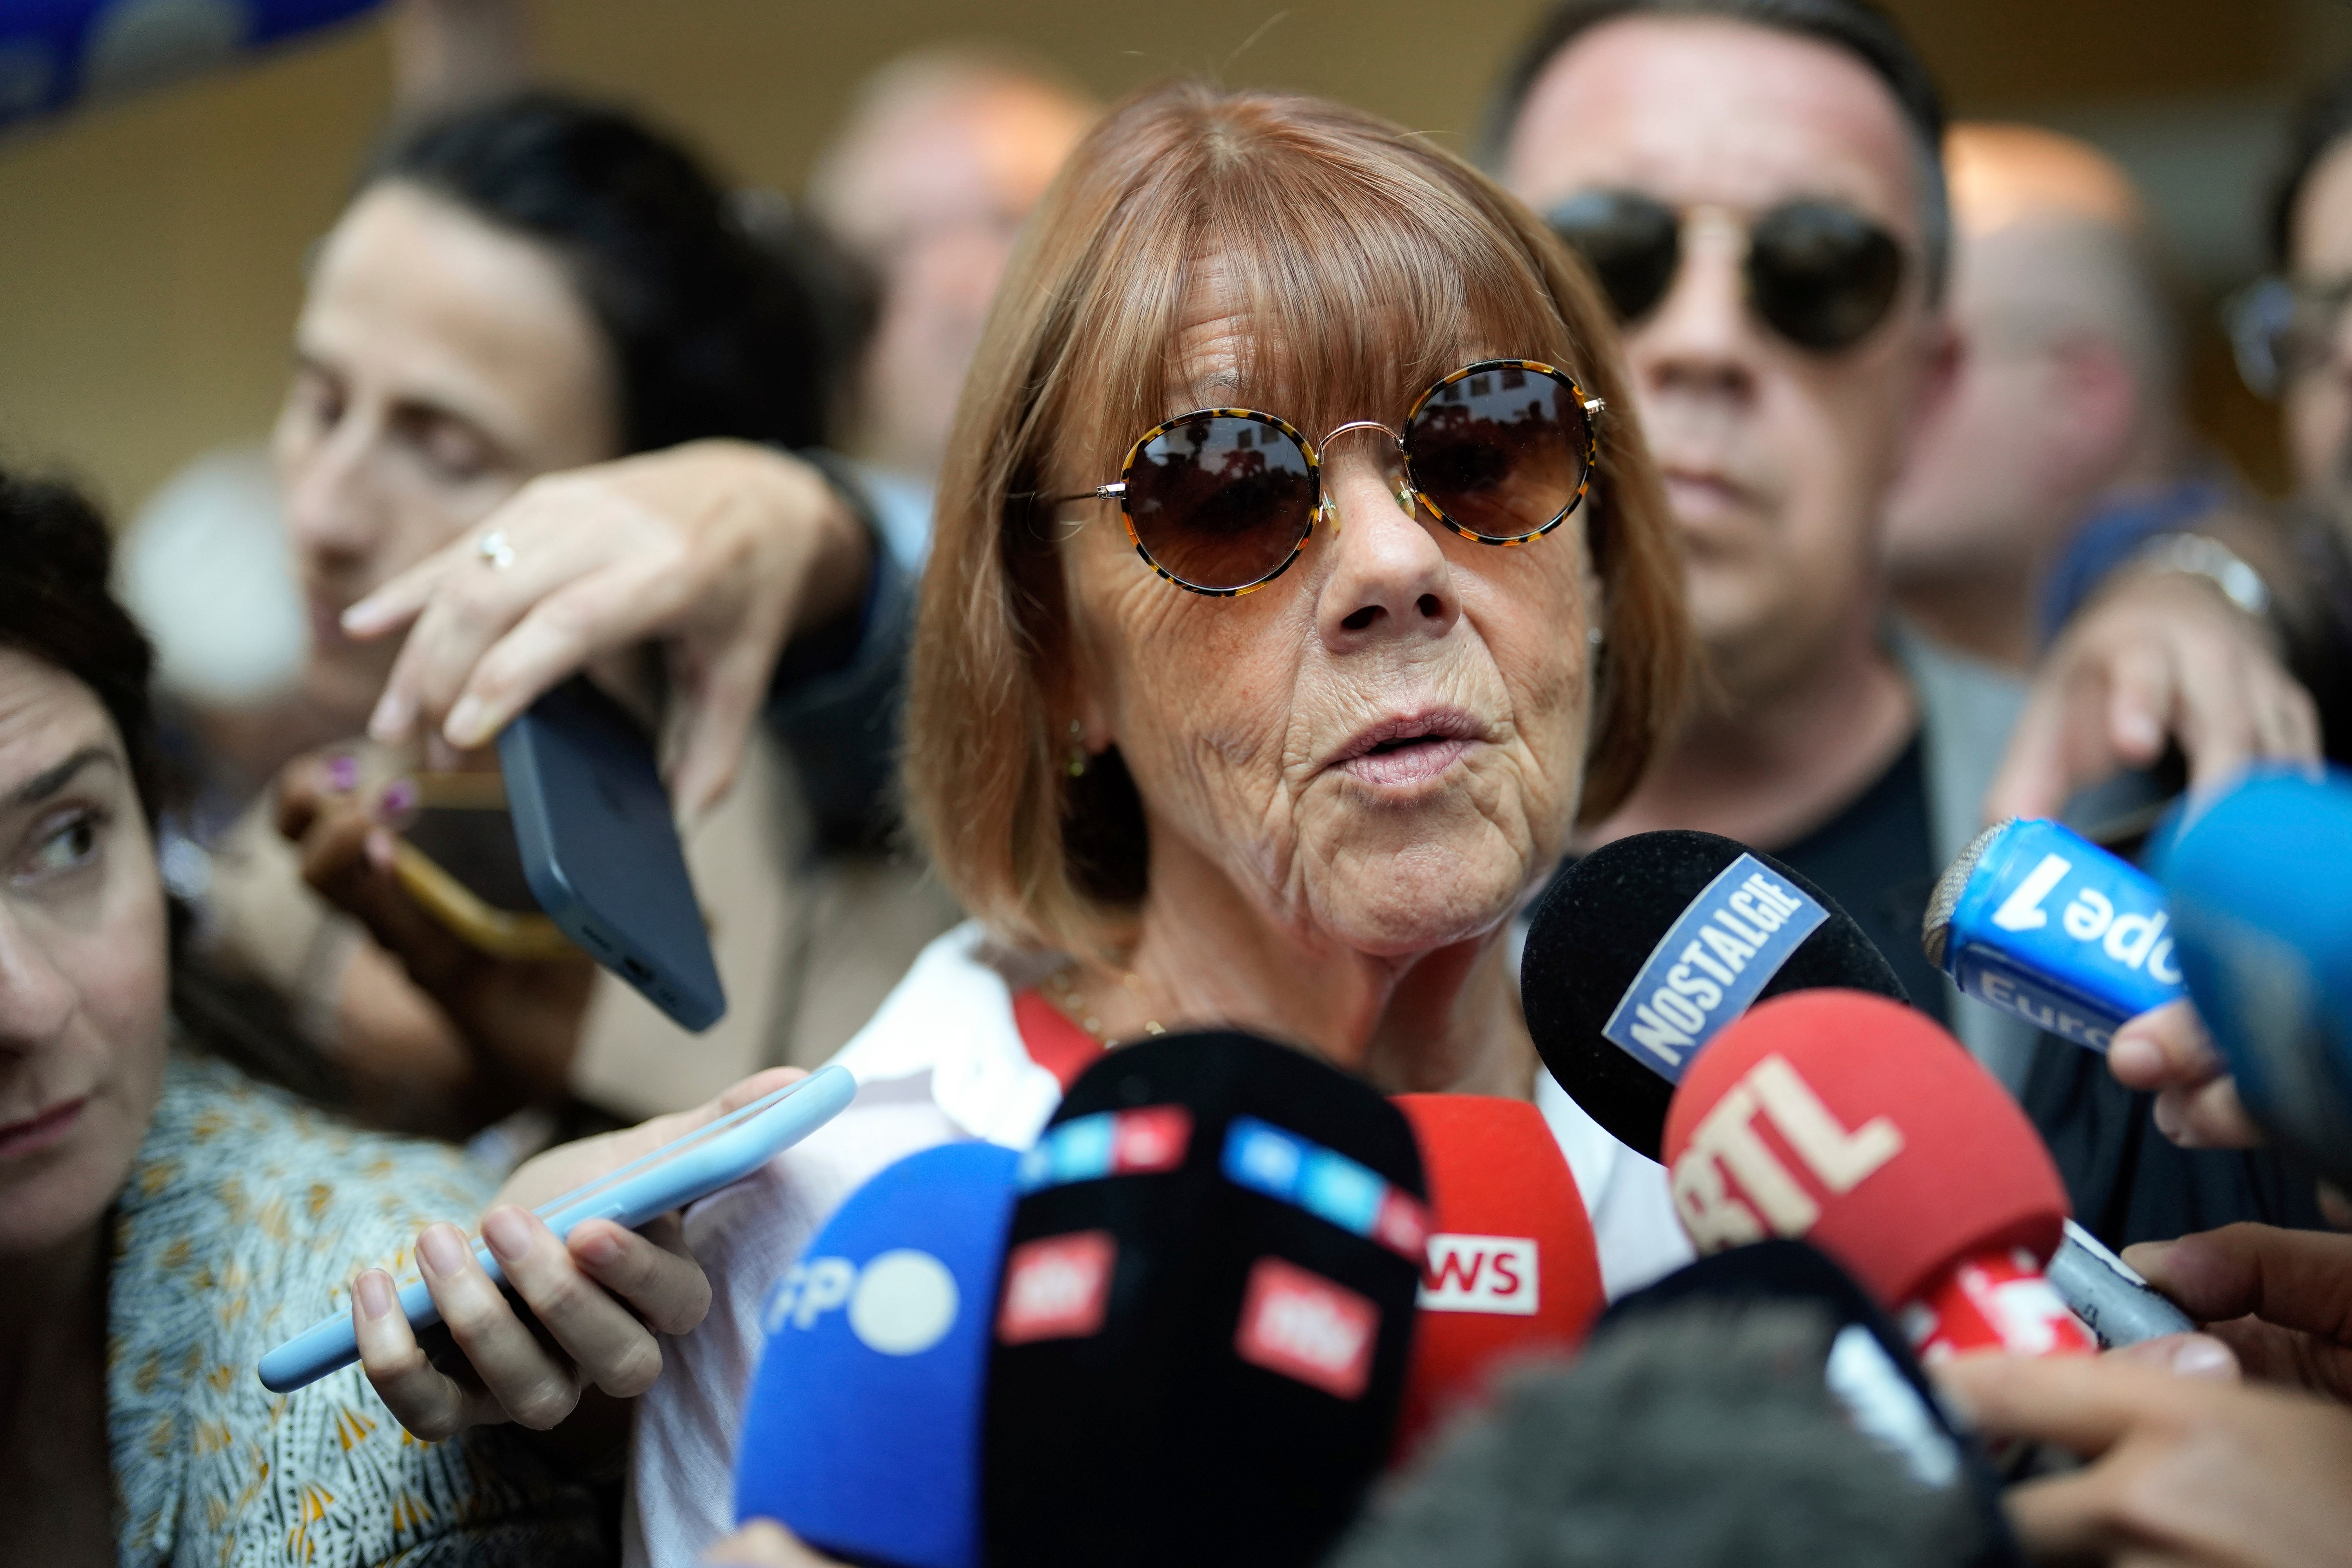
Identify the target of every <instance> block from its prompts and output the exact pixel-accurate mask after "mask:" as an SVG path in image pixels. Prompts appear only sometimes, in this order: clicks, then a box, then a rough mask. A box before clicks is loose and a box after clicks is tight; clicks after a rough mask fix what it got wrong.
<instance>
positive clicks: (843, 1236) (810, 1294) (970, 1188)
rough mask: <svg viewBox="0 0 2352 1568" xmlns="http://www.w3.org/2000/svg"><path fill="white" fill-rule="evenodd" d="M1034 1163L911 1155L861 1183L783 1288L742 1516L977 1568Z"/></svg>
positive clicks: (876, 1559) (895, 1567) (855, 1556)
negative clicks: (991, 1400)
mask: <svg viewBox="0 0 2352 1568" xmlns="http://www.w3.org/2000/svg"><path fill="white" fill-rule="evenodd" d="M1019 1159H1020V1157H1019V1156H1018V1155H1017V1154H1015V1153H1013V1152H1012V1151H1011V1150H1008V1149H1000V1148H998V1147H996V1146H995V1145H993V1144H990V1143H950V1144H948V1145H945V1146H944V1147H941V1148H937V1149H927V1150H924V1151H923V1152H920V1153H918V1154H910V1155H908V1157H907V1158H905V1159H903V1160H901V1161H899V1162H898V1163H896V1164H894V1165H891V1166H889V1167H887V1169H885V1170H883V1171H882V1172H881V1173H878V1174H877V1175H876V1176H875V1177H874V1178H873V1179H872V1180H870V1181H868V1182H867V1183H866V1184H865V1185H864V1186H862V1187H860V1188H858V1189H857V1190H856V1192H855V1193H852V1194H850V1195H849V1197H848V1199H847V1200H846V1201H845V1202H844V1203H843V1205H841V1207H840V1209H839V1210H838V1211H836V1212H835V1215H834V1216H833V1218H832V1219H831V1220H830V1221H829V1222H827V1224H826V1225H825V1226H824V1229H823V1230H821V1231H819V1232H818V1233H817V1235H816V1237H815V1238H814V1240H812V1241H811V1242H810V1243H809V1245H808V1247H807V1249H806V1250H805V1251H804V1252H803V1254H802V1255H801V1260H800V1262H798V1263H797V1264H795V1265H793V1269H792V1272H791V1273H790V1274H788V1275H786V1276H785V1278H784V1280H783V1283H782V1285H780V1286H779V1287H778V1288H777V1289H776V1292H775V1295H774V1296H773V1297H772V1299H771V1300H770V1301H769V1303H768V1307H767V1311H766V1314H765V1319H764V1324H763V1326H764V1327H765V1328H766V1330H767V1332H768V1344H767V1350H766V1352H765V1354H763V1355H762V1356H761V1361H760V1370H759V1372H758V1373H757V1374H756V1375H755V1376H754V1378H753V1380H752V1384H751V1400H750V1402H749V1404H748V1405H746V1407H745V1410H744V1416H743V1436H742V1443H741V1447H740V1450H739V1452H738V1455H737V1458H736V1464H735V1511H736V1516H737V1518H738V1520H739V1521H751V1520H753V1519H773V1520H776V1521H780V1522H782V1524H783V1525H784V1526H785V1527H786V1528H788V1529H790V1530H791V1531H793V1533H794V1534H795V1535H797V1536H799V1537H800V1538H801V1539H802V1540H803V1541H805V1542H808V1543H809V1544H810V1545H811V1546H813V1547H814V1548H816V1549H817V1550H819V1551H821V1552H825V1553H827V1554H829V1555H831V1556H835V1557H841V1558H845V1559H847V1560H848V1561H850V1562H854V1563H868V1564H885V1565H887V1568H978V1564H979V1563H980V1562H981V1527H980V1433H981V1419H982V1387H983V1384H984V1383H985V1380H986V1373H987V1369H988V1353H989V1323H990V1318H991V1314H992V1311H993V1310H994V1307H995V1302H996V1284H997V1274H998V1268H999V1265H1000V1262H1001V1260H1002V1258H1003V1250H1004V1237H1005V1229H1006V1226H1008V1225H1010V1223H1011V1222H1012V1218H1013V1200H1014V1197H1015V1195H1016V1194H1015V1191H1014V1184H1013V1173H1014V1170H1015V1168H1016V1166H1017V1165H1018V1163H1019Z"/></svg>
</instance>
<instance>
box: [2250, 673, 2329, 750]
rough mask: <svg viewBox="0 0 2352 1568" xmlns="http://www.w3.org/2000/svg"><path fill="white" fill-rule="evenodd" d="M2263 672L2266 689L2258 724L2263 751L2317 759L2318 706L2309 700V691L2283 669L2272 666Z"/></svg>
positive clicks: (2318, 743) (2318, 736) (2318, 742)
mask: <svg viewBox="0 0 2352 1568" xmlns="http://www.w3.org/2000/svg"><path fill="white" fill-rule="evenodd" d="M2266 673H2267V676H2268V679H2267V681H2266V685H2267V687H2268V692H2267V695H2266V696H2265V698H2264V699H2263V702H2262V706H2261V712H2260V723H2259V725H2258V729H2259V732H2260V737H2261V745H2262V754H2263V756H2265V757H2274V758H2289V759H2293V760H2295V761H2299V762H2314V761H2316V760H2317V759H2318V757H2319V745H2320V735H2319V708H2318V705H2317V704H2315V703H2314V702H2313V701H2312V700H2311V693H2309V692H2308V691H2305V689H2303V688H2302V686H2301V685H2299V684H2297V682H2296V681H2295V679H2294V677H2292V676H2290V675H2288V674H2287V673H2286V672H2285V671H2284V670H2281V669H2278V668H2276V667H2274V666H2273V667H2272V668H2270V669H2269V670H2268V671H2267V672H2266Z"/></svg>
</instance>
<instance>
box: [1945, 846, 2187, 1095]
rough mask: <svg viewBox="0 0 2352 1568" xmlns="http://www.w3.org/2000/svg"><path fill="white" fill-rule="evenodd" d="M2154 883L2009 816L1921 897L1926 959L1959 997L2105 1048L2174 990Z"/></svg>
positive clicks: (2097, 852)
mask: <svg viewBox="0 0 2352 1568" xmlns="http://www.w3.org/2000/svg"><path fill="white" fill-rule="evenodd" d="M2171 927H2172V916H2171V913H2170V911H2169V910H2168V908H2167V905H2166V900H2165V894H2164V889H2163V888H2162V887H2160V886H2158V883H2157V881H2156V879H2154V878H2152V877H2150V876H2148V875H2147V873H2146V872H2144V871H2141V870H2139V869H2138V868H2136V867H2134V866H2132V865H2130V864H2129V863H2128V862H2126V861H2125V860H2122V859H2120V858H2117V857H2116V856H2114V855H2111V854H2109V853H2108V852H2107V851H2106V850H2105V849H2102V848H2100V847H2098V846H2097V845H2095V844H2094V843H2092V842H2091V841H2090V840H2089V839H2087V838H2084V837H2082V836H2081V835H2079V834H2076V833H2074V832H2071V831H2069V830H2068V829H2066V828H2064V827H2062V826H2059V825H2058V824H2056V823H2054V822H2043V821H2036V820H2028V819H2023V818H2015V817H2012V818H2011V820H2009V821H2007V822H2004V823H2001V824H2000V825H1999V826H1994V827H1989V828H1987V829H1985V831H1984V832H1982V833H1980V834H1979V835H1978V836H1977V838H1976V841H1975V842H1974V843H1972V844H1970V845H1969V847H1967V848H1966V849H1964V850H1962V851H1961V852H1960V857H1959V858H1958V859H1957V860H1955V861H1953V862H1952V864H1951V866H1950V868H1948V869H1947V870H1946V871H1945V873H1944V875H1943V877H1942V879H1940V880H1939V881H1937V884H1936V891H1935V895H1934V896H1933V897H1932V898H1930V899H1929V900H1928V901H1927V921H1926V923H1925V925H1924V926H1923V927H1922V929H1921V931H1920V938H1921V942H1922V945H1924V946H1925V947H1926V949H1927V961H1928V962H1929V963H1933V964H1934V965H1936V967H1937V968H1938V969H1940V970H1942V971H1943V972H1944V973H1947V974H1948V975H1950V976H1951V977H1952V983H1953V984H1956V985H1958V987H1959V988H1960V991H1961V993H1962V994H1965V995H1969V996H1973V997H1975V998H1976V999H1977V1000H1978V1001H1979V1002H1983V1003H1986V1004H1988V1005H1991V1006H1994V1007H1998V1008H2000V1010H2001V1011H2002V1012H2004V1013H2011V1014H2014V1015H2016V1016H2018V1017H2021V1018H2023V1019H2024V1020H2025V1021H2026V1022H2027V1023H2030V1024H2032V1025H2033V1026H2035V1027H2037V1028H2040V1029H2044V1030H2047V1031H2048V1032H2049V1033H2051V1034H2053V1035H2056V1036H2058V1037H2060V1038H2062V1039H2066V1040H2072V1041H2073V1042H2074V1044H2076V1045H2078V1046H2084V1047H2088V1048H2090V1049H2092V1050H2095V1051H2102V1052H2104V1051H2105V1049H2106V1048H2107V1044H2108V1042H2109V1041H2110V1040H2111V1039H2112V1038H2113V1037H2114V1036H2115V1031H2116V1026H2117V1025H2119V1024H2121V1023H2123V1022H2124V1020H2125V1019H2126V1018H2132V1017H2136V1016H2138V1015H2140V1014H2142V1013H2145V1012H2147V1010H2148V1009H2149V1008H2151V1007H2160V1006H2162V1005H2164V1004H2165V1003H2167V1002H2170V1001H2174V1000H2176V999H2178V998H2179V996H2180V994H2181V991H2182V985H2181V970H2180V965H2179V959H2178V957H2177V956H2176V942H2177V936H2176V933H2175V932H2174V931H2173V930H2172V929H2171Z"/></svg>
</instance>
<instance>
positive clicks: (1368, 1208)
mask: <svg viewBox="0 0 2352 1568" xmlns="http://www.w3.org/2000/svg"><path fill="white" fill-rule="evenodd" d="M1019 1182H1020V1185H1021V1189H1022V1191H1021V1197H1020V1202H1019V1205H1018V1206H1017V1208H1016V1209H1015V1210H1014V1213H1013V1226H1012V1231H1011V1235H1010V1237H1009V1239H1008V1243H1007V1249H1006V1253H1005V1261H1004V1271H1003V1282H1002V1284H1001V1286H1000V1288H999V1291H998V1302H997V1309H996V1317H995V1328H994V1340H995V1342H994V1346H993V1349H992V1352H991V1355H990V1360H989V1371H988V1394H987V1416H986V1422H985V1426H984V1428H983V1430H984V1432H985V1446H984V1447H983V1451H982V1521H983V1527H984V1540H985V1561H986V1562H988V1563H992V1564H996V1565H999V1568H1098V1565H1099V1564H1102V1563H1120V1564H1122V1565H1127V1564H1135V1565H1142V1568H1160V1565H1165V1568H1197V1565H1198V1564H1200V1563H1220V1564H1229V1565H1238V1568H1256V1565H1264V1568H1307V1564H1309V1563H1315V1562H1317V1561H1318V1559H1319V1558H1320V1556H1321V1554H1322V1553H1323V1552H1324V1551H1325V1549H1326V1548H1328V1546H1329V1545H1330V1543H1331V1542H1332V1540H1333V1539H1334V1538H1335V1537H1337V1536H1338V1534H1339V1531H1341V1530H1342V1529H1344V1528H1345V1527H1346V1525H1347V1523H1348V1521H1349V1519H1350V1518H1351V1517H1352V1516H1353V1515H1354V1513H1355V1511H1356V1506H1357V1503H1358V1500H1360V1497H1361V1496H1362V1494H1363V1492H1364V1489H1365V1488H1366V1487H1367V1486H1368V1485H1369V1484H1370V1481H1371V1480H1372V1479H1373V1477H1374V1476H1375V1475H1376V1474H1377V1473H1378V1472H1379V1470H1380V1468H1381V1462H1382V1461H1383V1460H1384V1459H1385V1458H1387V1457H1388V1454H1389V1452H1390V1449H1391V1445H1392V1443H1393V1441H1394V1438H1395V1434H1396V1418H1397V1409H1398V1405H1399V1402H1400V1400H1401V1398H1402V1394H1403V1392H1404V1380H1405V1366H1406V1363H1407V1361H1408V1358H1409V1356H1410V1353H1411V1350H1412V1331H1413V1297H1414V1293H1415V1291H1416V1290H1417V1289H1418V1288H1419V1285H1420V1282H1421V1272H1422V1263H1423V1258H1425V1256H1426V1254H1427V1245H1428V1218H1427V1214H1426V1207H1425V1194H1426V1191H1427V1189H1426V1187H1425V1185H1424V1184H1423V1175H1422V1163H1421V1155H1420V1152H1419V1151H1418V1149H1417V1148H1416V1146H1415V1144H1414V1142H1413V1133H1412V1125H1411V1124H1410V1123H1409V1122H1407V1121H1405V1118H1404V1115H1403V1113H1402V1112H1401V1111H1399V1110H1397V1109H1396V1107H1395V1106H1393V1105H1391V1104H1390V1103H1389V1102H1388V1100H1385V1099H1383V1098H1382V1097H1381V1095H1380V1094H1379V1093H1378V1092H1377V1091H1376V1090H1374V1089H1372V1088H1370V1086H1369V1085H1367V1084H1365V1083H1364V1082H1362V1081H1361V1080H1360V1079H1355V1078H1353V1077H1350V1076H1349V1074H1347V1073H1344V1072H1341V1071H1339V1069H1338V1068H1333V1067H1330V1066H1328V1065H1327V1064H1326V1063H1323V1062H1321V1061H1318V1060H1317V1059H1316V1058H1313V1057H1310V1056H1308V1055H1307V1054H1306V1053H1305V1052H1303V1051H1298V1050H1293V1049H1291V1048H1289V1047H1283V1046H1276V1045H1272V1044H1269V1043H1267V1042H1266V1041H1264V1040H1259V1039H1254V1038H1252V1037H1249V1036H1246V1035H1242V1034H1238V1033H1233V1032H1228V1031H1216V1032H1209V1033H1202V1034H1192V1035H1161V1036H1157V1037H1152V1038H1150V1039H1146V1040H1143V1041H1139V1042H1138V1043H1137V1044H1134V1045H1131V1046H1127V1047H1122V1048H1120V1049H1118V1050H1117V1051H1113V1052H1112V1053H1110V1054H1109V1055H1108V1056H1107V1057H1105V1058H1102V1059H1101V1060H1100V1061H1098V1062H1097V1063H1096V1064H1095V1065H1094V1066H1093V1067H1091V1068H1088V1069H1087V1071H1086V1072H1085V1073H1084V1074H1083V1075H1082V1076H1080V1078H1079V1079H1077V1081H1076V1083H1074V1084H1072V1085H1071V1087H1070V1092H1069V1094H1068V1096H1067V1098H1066V1099H1065V1100H1063V1101H1062V1104H1061V1107H1060V1109H1059V1110H1056V1111H1055V1114H1054V1119H1053V1121H1051V1122H1050V1123H1049V1124H1048V1125H1047V1127H1046V1129H1045V1132H1044V1133H1043V1134H1042V1135H1041V1136H1040V1137H1039V1139H1038V1141H1037V1143H1036V1146H1035V1147H1034V1148H1033V1149H1032V1150H1031V1151H1030V1152H1028V1153H1027V1154H1026V1155H1024V1157H1023V1160H1022V1163H1021V1168H1020V1174H1019Z"/></svg>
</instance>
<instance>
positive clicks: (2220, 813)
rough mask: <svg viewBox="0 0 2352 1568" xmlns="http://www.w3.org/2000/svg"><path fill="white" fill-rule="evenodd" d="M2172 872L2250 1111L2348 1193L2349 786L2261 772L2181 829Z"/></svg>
mask: <svg viewBox="0 0 2352 1568" xmlns="http://www.w3.org/2000/svg"><path fill="white" fill-rule="evenodd" d="M2162 869H2163V876H2164V885H2165V888H2166V889H2167V891H2168V892H2169V893H2170V895H2171V899H2172V909H2173V918H2174V920H2175V921H2176V922H2177V925H2178V930H2179V942H2180V967H2181V969H2182V971H2183V972H2184V973H2186V975H2187V976H2188V983H2189V995H2190V996H2191V997H2192V998H2193V999H2194V1000H2195V1001H2196V1004H2197V1011H2198V1013H2199V1014H2200V1016H2202V1017H2203V1018H2204V1020H2205V1026H2206V1027H2207V1029H2208V1030H2210V1032H2211V1034H2212V1037H2213V1044H2214V1047H2215V1048H2216V1049H2217V1050H2219V1051H2220V1052H2221V1057H2222V1058H2223V1059H2224V1060H2225V1061H2227V1062H2228V1063H2229V1066H2230V1071H2231V1074H2232V1075H2234V1076H2235V1078H2236V1079H2237V1081H2238V1092H2239V1095H2240V1096H2241V1098H2242V1099H2243V1100H2244V1101H2245V1103H2246V1108H2247V1109H2248V1110H2251V1111H2252V1112H2253V1114H2254V1116H2255V1118H2256V1120H2258V1121H2261V1122H2262V1123H2263V1126H2264V1127H2265V1128H2267V1129H2268V1130H2269V1131H2270V1132H2271V1134H2272V1136H2273V1137H2274V1138H2276V1139H2277V1140H2278V1141H2279V1142H2282V1143H2284V1144H2285V1145H2287V1146H2288V1147H2290V1148H2292V1149H2293V1150H2294V1151H2295V1152H2298V1153H2300V1154H2302V1155H2303V1156H2304V1157H2305V1159H2307V1160H2309V1161H2310V1162H2311V1163H2313V1164H2315V1165H2316V1166H2318V1167H2319V1170H2320V1172H2321V1173H2322V1174H2324V1175H2326V1177H2327V1178H2328V1179H2329V1180H2330V1181H2332V1182H2335V1183H2336V1184H2338V1185H2339V1186H2345V1187H2348V1188H2352V782H2347V778H2346V777H2345V775H2344V774H2342V773H2331V774H2329V775H2327V776H2326V777H2323V778H2311V777H2308V776H2305V775H2299V774H2293V773H2261V774H2256V775H2255V776H2253V777H2252V778H2249V779H2248V780H2246V781H2245V782H2244V783H2242V784H2240V785H2238V787H2237V788H2235V789H2233V790H2231V792H2230V793H2229V794H2228V795H2223V796H2222V797H2221V799H2219V800H2217V801H2215V802H2214V803H2213V804H2212V805H2210V806H2208V807H2206V808H2205V809H2204V810H2203V811H2202V812H2200V813H2196V814H2193V815H2192V816H2189V818H2188V819H2187V821H2186V822H2185V824H2184V825H2183V826H2180V827H2179V829H2177V830H2176V831H2175V833H2174V834H2173V836H2172V837H2171V838H2170V840H2169V841H2168V844H2166V845H2165V846H2164V847H2163V852H2162Z"/></svg>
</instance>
